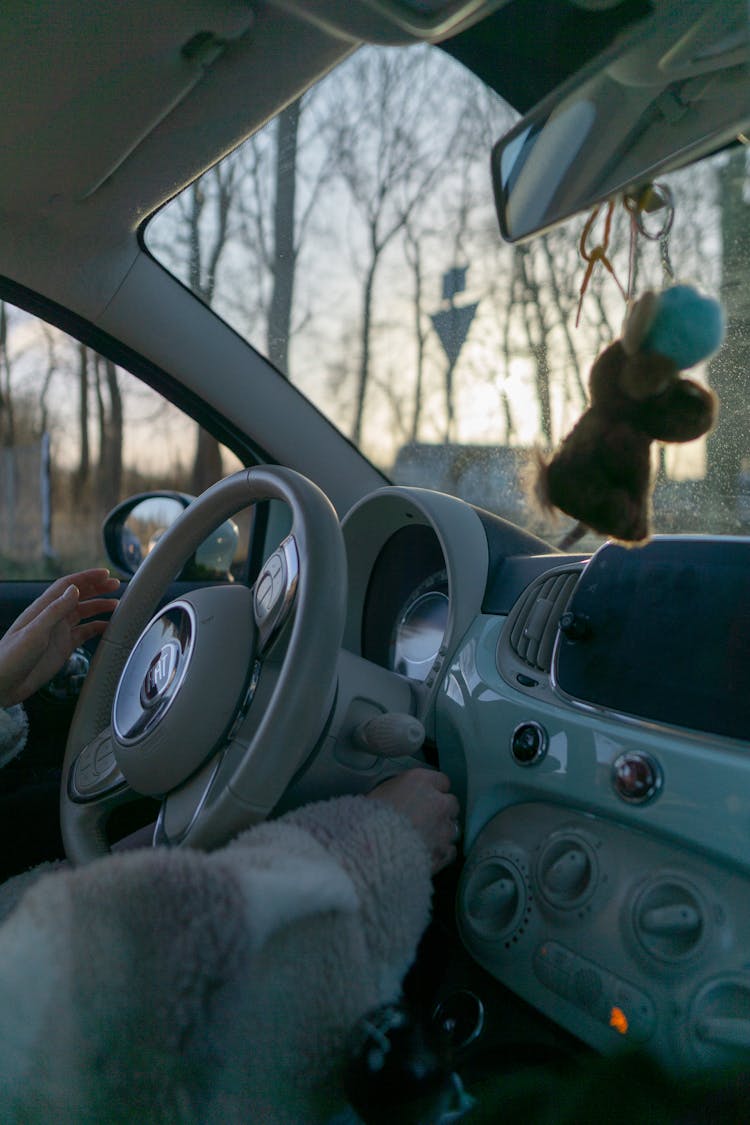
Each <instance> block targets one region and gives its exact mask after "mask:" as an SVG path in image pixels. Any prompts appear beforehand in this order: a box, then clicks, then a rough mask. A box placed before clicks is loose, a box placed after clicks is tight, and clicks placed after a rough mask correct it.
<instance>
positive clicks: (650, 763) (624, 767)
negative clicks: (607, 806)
mask: <svg viewBox="0 0 750 1125" xmlns="http://www.w3.org/2000/svg"><path fill="white" fill-rule="evenodd" d="M662 783H663V777H662V772H661V767H660V765H659V763H658V762H657V761H656V759H655V758H652V757H651V755H650V754H647V753H646V752H645V751H643V750H626V751H625V752H624V753H622V754H618V756H617V757H616V758H615V760H614V762H613V763H612V787H613V789H614V791H615V793H616V794H617V796H618V797H621V798H622V800H623V801H627V802H628V804H630V805H645V804H646V803H647V802H648V801H652V800H653V799H654V797H656V796H658V794H659V792H660V790H661V787H662Z"/></svg>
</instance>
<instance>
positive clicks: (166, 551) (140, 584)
mask: <svg viewBox="0 0 750 1125" xmlns="http://www.w3.org/2000/svg"><path fill="white" fill-rule="evenodd" d="M272 499H275V500H282V501H285V502H286V504H287V505H288V506H289V508H290V509H291V514H292V527H291V531H290V533H289V535H288V536H287V538H286V539H285V540H284V542H283V543H282V544H281V545H280V546H279V547H278V548H277V549H276V550H275V551H274V552H273V554H272V555H271V556H270V557H269V558H268V559H267V560H266V562H265V563H264V565H263V568H262V570H261V573H260V575H259V576H258V578H257V580H256V582H255V584H254V586H253V588H252V589H249V588H248V587H247V586H244V585H241V584H239V583H237V584H234V585H232V584H226V585H213V586H207V587H205V588H201V589H195V590H190V591H189V592H188V593H186V594H184V595H182V596H180V597H179V598H177V599H176V600H174V601H172V602H170V603H169V604H168V605H166V606H164V607H163V608H162V609H160V610H158V606H159V603H160V602H161V600H162V599H163V597H164V596H165V593H166V590H167V588H168V586H169V584H170V583H171V582H172V581H174V579H175V577H176V576H177V575H178V574H179V573H180V571H181V570H182V568H183V566H184V565H185V563H186V562H187V560H188V559H189V558H190V557H191V556H192V555H193V553H194V552H195V550H196V549H197V547H198V546H199V545H200V544H201V543H202V542H203V541H204V540H205V538H206V537H207V535H209V534H210V533H211V532H212V531H213V530H214V529H215V528H216V527H218V526H219V525H220V524H221V523H223V522H224V520H226V519H227V518H229V517H230V516H232V515H235V514H236V513H237V512H238V511H240V510H241V509H243V508H245V507H247V506H248V505H249V504H254V503H258V502H259V501H263V500H272ZM157 610H158V611H157ZM345 614H346V553H345V548H344V543H343V538H342V535H341V528H340V525H339V521H338V517H337V515H336V512H335V511H334V509H333V507H332V505H331V503H330V501H329V500H328V499H327V497H326V496H325V495H324V494H323V493H322V492H321V491H320V489H319V488H318V487H317V486H316V485H314V484H312V483H311V482H310V481H309V480H307V479H306V478H305V477H303V476H301V475H300V474H299V473H296V472H294V471H293V470H291V469H286V468H280V467H263V468H253V469H244V470H241V471H240V472H237V473H235V474H233V475H232V476H230V477H227V478H225V479H224V480H222V481H220V482H219V483H218V484H215V485H213V486H212V487H211V488H209V489H208V490H207V491H206V492H204V493H203V494H202V495H201V496H200V497H199V498H198V499H197V500H196V501H194V502H193V503H192V504H191V505H190V507H188V508H187V509H186V510H185V512H184V513H183V514H182V515H181V516H180V518H179V519H178V520H177V521H176V522H175V523H174V524H172V526H171V527H170V528H169V529H168V530H167V531H166V532H165V533H164V534H163V535H162V536H161V537H160V538H159V540H158V542H157V543H156V545H155V546H154V548H153V549H152V551H151V552H150V553H149V555H148V556H147V557H146V559H145V560H144V562H143V563H142V564H141V566H140V567H139V568H138V571H137V572H136V574H135V576H134V577H133V578H132V579H131V581H130V582H129V584H128V587H127V590H126V591H125V593H124V594H123V596H122V598H121V599H120V603H119V605H118V606H117V609H116V610H115V612H114V614H113V616H112V620H111V621H110V624H109V627H108V629H107V632H106V633H105V634H104V636H103V637H102V638H101V640H100V642H99V644H98V646H97V650H96V653H95V656H94V659H93V660H92V663H91V668H90V671H89V674H88V676H87V677H86V681H85V683H84V687H83V690H82V691H81V695H80V697H79V701H78V705H77V707H76V711H75V714H74V716H73V721H72V724H71V728H70V733H69V736H68V742H67V746H66V750H65V759H64V763H63V771H62V785H61V794H60V820H61V826H62V834H63V842H64V844H65V851H66V854H67V856H68V858H69V859H70V860H71V861H72V862H73V863H85V862H88V861H89V860H92V859H95V858H97V857H98V856H101V855H103V854H106V853H107V852H108V851H109V845H108V842H107V837H106V834H105V828H106V822H107V820H108V819H109V817H110V815H111V813H112V811H113V809H114V808H116V807H117V806H118V805H121V804H123V803H125V802H127V801H132V800H133V799H134V798H135V797H137V796H139V795H143V794H146V795H149V796H152V797H156V798H159V799H161V802H162V803H161V811H160V814H159V818H158V822H157V829H156V834H155V843H157V842H160V841H162V842H165V843H169V844H173V845H190V846H195V847H201V848H211V847H215V846H217V845H219V844H222V843H225V842H226V841H227V840H229V839H230V838H231V837H232V836H233V835H235V834H236V833H237V832H239V831H240V830H242V829H243V828H247V827H249V826H250V825H252V824H255V823H257V822H258V821H260V820H263V819H264V818H265V817H266V816H267V815H268V813H269V812H270V811H271V809H272V808H273V807H274V805H276V804H277V802H278V801H279V799H280V797H281V796H282V794H283V793H284V790H285V789H286V788H287V786H288V784H289V782H290V781H291V780H292V778H293V777H294V775H295V774H296V773H297V771H298V770H299V769H300V767H301V766H302V765H303V764H304V762H305V760H306V758H307V757H308V755H309V754H310V752H311V750H312V749H313V748H314V746H315V744H316V742H317V740H318V738H319V736H320V733H321V731H322V730H323V728H324V725H325V722H326V719H327V718H328V715H329V713H330V709H331V706H332V703H333V698H334V694H335V688H336V668H337V662H338V656H339V650H340V646H341V639H342V636H343V630H344V621H345Z"/></svg>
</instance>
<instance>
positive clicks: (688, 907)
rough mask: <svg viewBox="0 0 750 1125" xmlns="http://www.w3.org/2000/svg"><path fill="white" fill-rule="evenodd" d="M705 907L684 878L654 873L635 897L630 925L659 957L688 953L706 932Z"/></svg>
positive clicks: (672, 958)
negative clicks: (631, 924)
mask: <svg viewBox="0 0 750 1125" xmlns="http://www.w3.org/2000/svg"><path fill="white" fill-rule="evenodd" d="M708 913H709V912H708V908H707V906H706V904H705V903H704V901H703V898H702V896H701V895H700V893H699V892H698V890H697V889H696V888H695V887H693V886H692V885H691V884H690V883H689V882H688V881H687V880H686V879H683V878H681V877H680V876H678V875H676V874H675V875H672V874H670V873H664V872H663V873H661V874H657V875H656V876H655V877H654V878H653V879H651V880H650V881H649V882H648V883H647V884H646V886H645V887H644V889H643V890H642V891H641V893H640V894H639V896H638V898H637V899H636V902H635V905H634V910H633V925H634V928H635V932H636V936H637V937H638V940H639V941H640V943H641V945H642V946H643V948H644V949H645V950H646V952H647V953H650V954H651V956H652V957H656V958H658V959H659V960H660V961H683V960H685V959H686V958H689V957H692V956H693V955H694V954H695V953H696V952H697V951H698V949H699V948H700V947H701V945H702V944H703V939H704V937H705V936H706V925H707V922H706V919H707V918H708Z"/></svg>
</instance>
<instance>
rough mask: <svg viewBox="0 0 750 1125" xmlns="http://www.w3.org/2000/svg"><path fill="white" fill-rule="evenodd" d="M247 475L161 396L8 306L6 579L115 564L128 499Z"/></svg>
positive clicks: (3, 346) (2, 374)
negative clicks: (114, 529)
mask: <svg viewBox="0 0 750 1125" xmlns="http://www.w3.org/2000/svg"><path fill="white" fill-rule="evenodd" d="M238 468H240V462H239V461H238V459H237V458H236V457H235V456H234V454H233V453H231V451H230V450H228V449H226V448H225V447H224V446H222V445H220V444H219V443H218V442H217V441H216V439H215V438H214V437H213V436H212V435H211V434H209V433H208V432H207V431H206V430H204V429H202V428H200V427H199V426H198V425H197V424H196V423H195V422H194V421H193V420H192V419H191V418H189V417H188V416H187V415H186V414H184V413H183V412H182V411H181V410H179V409H178V408H177V407H175V406H174V405H173V404H172V403H171V402H169V401H168V400H167V399H165V398H164V397H163V396H162V395H160V394H159V393H158V392H156V391H154V390H152V389H151V388H150V387H148V386H146V385H145V384H143V383H141V382H140V381H139V380H138V379H136V378H135V377H134V376H133V375H131V374H130V373H129V372H127V371H125V370H123V369H122V368H120V367H117V366H116V365H115V364H114V363H112V361H111V360H109V359H107V358H105V357H104V356H102V355H99V354H98V353H96V352H94V351H92V349H91V348H88V347H86V346H85V345H83V344H81V343H80V342H79V341H78V340H75V339H73V338H72V337H70V336H68V335H66V333H64V332H61V331H60V330H59V329H57V328H53V327H51V326H50V325H48V324H46V323H45V322H44V321H41V320H39V319H38V318H36V317H34V316H32V315H30V314H29V313H26V312H24V311H23V310H21V309H18V308H16V307H14V306H12V305H10V304H8V303H7V302H0V578H3V579H13V578H17V579H25V578H52V577H56V576H57V575H59V574H66V573H69V572H70V571H74V570H78V569H80V568H82V567H86V566H94V565H103V566H109V565H110V560H109V559H108V558H107V557H106V554H105V550H104V544H103V540H102V531H101V529H102V522H103V520H104V517H105V516H106V515H107V513H108V512H109V511H110V510H111V509H112V508H113V507H115V505H117V504H118V503H120V501H122V500H124V499H126V498H127V497H129V496H133V495H134V494H136V493H140V492H147V491H152V490H157V489H171V490H172V489H173V490H176V491H179V492H185V493H189V494H192V495H197V494H198V493H199V492H201V491H203V489H204V488H207V487H208V486H209V485H210V484H213V483H214V482H215V481H216V480H218V479H220V478H221V477H223V476H226V475H227V474H229V473H231V472H234V471H235V469H238ZM243 523H244V521H243ZM240 541H241V543H242V544H246V543H247V535H246V534H245V535H241V536H240ZM241 550H242V551H243V552H244V550H245V548H244V546H243V548H241ZM241 561H242V560H241V559H240V558H239V557H237V558H235V564H234V567H233V569H235V568H236V567H237V566H238V565H241Z"/></svg>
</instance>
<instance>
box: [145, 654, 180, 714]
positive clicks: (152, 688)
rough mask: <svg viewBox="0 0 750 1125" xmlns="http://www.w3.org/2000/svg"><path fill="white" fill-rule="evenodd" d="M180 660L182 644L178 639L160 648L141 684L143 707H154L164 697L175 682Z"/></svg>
mask: <svg viewBox="0 0 750 1125" xmlns="http://www.w3.org/2000/svg"><path fill="white" fill-rule="evenodd" d="M179 662H180V646H179V645H178V643H177V641H168V642H167V643H166V644H165V645H163V646H162V648H160V649H159V651H158V652H157V654H156V656H155V657H154V659H153V660H152V661H151V663H150V664H149V666H148V671H147V672H146V675H145V676H144V678H143V683H142V684H141V706H142V707H154V706H155V705H156V704H157V703H158V702H159V701H160V700H161V699H163V698H164V696H165V695H166V693H167V692H168V691H169V688H170V687H171V685H172V684H173V682H174V678H175V674H176V672H177V665H178V664H179Z"/></svg>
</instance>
